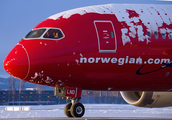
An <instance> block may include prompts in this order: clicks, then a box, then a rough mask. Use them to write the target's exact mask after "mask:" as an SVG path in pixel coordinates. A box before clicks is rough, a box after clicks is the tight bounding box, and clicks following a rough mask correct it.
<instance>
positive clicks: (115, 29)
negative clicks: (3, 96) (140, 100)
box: [4, 5, 172, 91]
mask: <svg viewBox="0 0 172 120" xmlns="http://www.w3.org/2000/svg"><path fill="white" fill-rule="evenodd" d="M139 7H140V8H139ZM170 7H171V6H170ZM170 7H169V6H168V7H167V8H166V6H162V7H161V8H164V9H161V8H159V9H158V7H157V6H153V7H152V6H146V5H145V7H143V6H141V5H140V6H137V5H135V6H134V5H132V6H131V8H130V7H129V6H122V7H121V8H120V6H118V8H119V9H117V8H115V7H114V6H113V5H107V6H101V7H100V8H101V9H100V10H102V11H101V12H92V11H91V10H93V8H94V10H95V11H96V10H97V11H98V10H99V9H98V7H96V6H95V7H92V8H87V7H85V8H83V9H82V10H83V13H82V14H81V9H75V10H73V11H66V13H65V12H64V13H61V14H57V15H56V16H52V17H49V18H48V19H46V20H44V21H42V22H41V23H39V24H38V25H37V26H35V27H34V28H33V30H37V29H41V30H42V29H43V31H42V33H41V36H39V37H36V38H32V37H31V38H29V37H28V38H27V36H26V37H24V38H23V39H22V40H21V41H20V42H19V43H18V44H17V45H16V46H15V47H14V48H13V49H12V50H11V52H10V53H9V54H8V55H7V57H6V59H5V60H4V68H5V70H6V71H7V72H8V73H9V74H11V75H13V76H14V77H17V78H19V79H22V80H24V81H27V82H32V83H36V84H41V85H47V86H53V87H55V86H58V87H64V86H70V87H77V88H82V89H86V90H119V91H168V90H170V89H172V63H171V60H172V19H171V18H170V16H172V9H171V8H172V7H171V8H170ZM165 8H166V9H165ZM169 8H170V9H169ZM77 10H78V11H79V12H78V13H77V12H76V11H77ZM89 10H90V11H91V12H90V11H89ZM170 10H171V11H170ZM163 11H164V12H163ZM72 13H73V14H72ZM148 13H149V14H148ZM144 15H145V17H144ZM146 16H147V17H146ZM165 17H166V18H165ZM145 21H147V22H145ZM49 29H58V30H59V31H60V32H61V33H60V34H61V37H59V38H57V39H54V38H47V37H45V35H46V34H47V31H48V30H49ZM44 30H45V31H44Z"/></svg>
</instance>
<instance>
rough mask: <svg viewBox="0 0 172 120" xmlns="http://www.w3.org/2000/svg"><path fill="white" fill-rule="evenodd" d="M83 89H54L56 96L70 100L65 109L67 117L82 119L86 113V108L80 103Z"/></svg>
mask: <svg viewBox="0 0 172 120" xmlns="http://www.w3.org/2000/svg"><path fill="white" fill-rule="evenodd" d="M81 92H82V89H80V88H73V87H64V88H58V87H55V88H54V95H55V96H59V97H63V98H65V99H70V100H71V102H70V103H67V104H66V106H65V107H64V113H65V115H66V116H67V117H75V118H78V117H82V116H83V115H84V113H85V107H84V106H83V104H82V103H80V102H79V101H80V99H81Z"/></svg>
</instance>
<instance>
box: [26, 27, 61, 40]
mask: <svg viewBox="0 0 172 120" xmlns="http://www.w3.org/2000/svg"><path fill="white" fill-rule="evenodd" d="M25 38H26V39H32V38H35V39H54V40H58V39H61V38H64V34H63V32H62V30H61V29H59V28H42V29H35V30H32V31H30V32H29V33H28V34H27V35H26V36H25Z"/></svg>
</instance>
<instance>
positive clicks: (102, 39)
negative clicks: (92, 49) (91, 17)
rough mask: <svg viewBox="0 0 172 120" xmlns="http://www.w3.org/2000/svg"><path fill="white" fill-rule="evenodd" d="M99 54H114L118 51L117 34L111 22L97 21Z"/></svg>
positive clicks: (95, 23)
mask: <svg viewBox="0 0 172 120" xmlns="http://www.w3.org/2000/svg"><path fill="white" fill-rule="evenodd" d="M94 26H95V29H96V33H97V39H98V47H99V52H105V53H109V52H114V53H116V50H117V43H116V34H115V29H114V26H113V23H112V22H111V21H101V20H95V21H94Z"/></svg>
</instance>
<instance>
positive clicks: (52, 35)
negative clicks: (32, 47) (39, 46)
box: [43, 29, 63, 39]
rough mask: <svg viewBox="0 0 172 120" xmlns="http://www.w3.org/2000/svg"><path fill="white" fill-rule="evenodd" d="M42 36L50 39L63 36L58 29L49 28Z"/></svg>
mask: <svg viewBox="0 0 172 120" xmlns="http://www.w3.org/2000/svg"><path fill="white" fill-rule="evenodd" d="M43 37H44V38H51V39H59V38H62V37H63V34H62V32H61V31H60V30H59V29H49V30H48V31H47V32H46V33H45V35H44V36H43Z"/></svg>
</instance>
